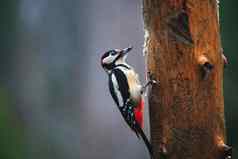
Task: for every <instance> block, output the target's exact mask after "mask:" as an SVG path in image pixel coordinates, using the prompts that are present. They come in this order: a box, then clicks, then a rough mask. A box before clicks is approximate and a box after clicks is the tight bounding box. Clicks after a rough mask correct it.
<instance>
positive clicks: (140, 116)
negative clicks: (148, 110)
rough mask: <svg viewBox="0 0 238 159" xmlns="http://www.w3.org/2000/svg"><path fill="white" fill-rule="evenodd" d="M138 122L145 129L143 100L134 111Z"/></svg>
mask: <svg viewBox="0 0 238 159" xmlns="http://www.w3.org/2000/svg"><path fill="white" fill-rule="evenodd" d="M134 113H135V117H136V121H137V122H138V123H139V124H140V126H141V128H143V126H144V123H143V120H144V118H143V114H144V101H143V100H142V99H141V100H140V102H139V104H138V105H137V106H136V107H135V109H134Z"/></svg>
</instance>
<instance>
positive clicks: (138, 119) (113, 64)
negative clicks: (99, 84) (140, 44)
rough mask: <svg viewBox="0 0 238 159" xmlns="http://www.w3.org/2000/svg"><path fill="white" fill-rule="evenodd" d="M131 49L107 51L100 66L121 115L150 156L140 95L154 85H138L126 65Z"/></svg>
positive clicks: (133, 74)
mask: <svg viewBox="0 0 238 159" xmlns="http://www.w3.org/2000/svg"><path fill="white" fill-rule="evenodd" d="M131 50H132V47H129V48H125V49H114V50H110V51H107V52H106V53H104V54H103V56H102V57H101V65H102V67H103V69H104V70H105V71H106V73H107V74H108V77H109V89H110V93H111V95H112V98H113V99H114V101H115V103H116V105H117V107H118V109H119V110H120V113H121V115H122V116H123V118H124V120H125V122H126V123H127V124H128V126H129V127H130V128H131V130H132V131H133V132H135V134H136V135H137V137H138V138H140V137H141V138H142V139H143V141H144V143H145V145H146V147H147V148H148V151H149V152H150V154H151V155H152V146H151V144H150V142H149V140H148V138H147V137H146V135H145V134H144V132H143V130H142V128H143V108H144V101H143V97H142V94H143V92H144V91H145V89H146V87H147V86H148V85H150V84H153V83H156V82H155V81H154V80H150V81H148V82H147V83H146V84H145V85H144V86H142V85H141V84H140V81H139V78H138V75H137V73H136V72H135V71H134V69H133V68H132V67H131V66H130V65H128V64H127V63H126V61H125V60H126V57H127V53H128V52H129V51H131Z"/></svg>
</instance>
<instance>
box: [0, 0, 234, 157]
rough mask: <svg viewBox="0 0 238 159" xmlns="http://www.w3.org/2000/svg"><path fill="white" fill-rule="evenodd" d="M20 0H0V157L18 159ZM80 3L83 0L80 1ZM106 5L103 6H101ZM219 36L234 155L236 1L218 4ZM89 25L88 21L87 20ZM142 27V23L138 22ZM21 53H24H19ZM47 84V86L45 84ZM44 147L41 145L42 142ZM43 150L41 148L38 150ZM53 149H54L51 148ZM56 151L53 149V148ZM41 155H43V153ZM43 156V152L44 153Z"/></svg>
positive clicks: (21, 139) (21, 152) (21, 140)
mask: <svg viewBox="0 0 238 159" xmlns="http://www.w3.org/2000/svg"><path fill="white" fill-rule="evenodd" d="M20 2H21V1H18V0H5V1H1V2H0V4H1V9H0V20H1V25H0V49H1V58H0V74H1V76H0V158H1V159H21V158H25V157H26V156H25V153H24V152H27V147H26V146H25V145H26V142H25V140H24V134H25V133H24V124H23V123H24V119H22V118H21V115H19V114H21V113H22V112H19V110H18V109H17V108H18V107H17V106H16V105H17V97H16V96H15V95H14V93H13V90H14V89H11V88H12V87H13V88H14V86H12V85H11V81H12V80H14V79H13V78H14V76H13V75H12V72H14V67H13V66H15V65H16V63H15V62H16V60H15V61H14V60H13V59H14V56H16V54H17V52H16V50H15V47H17V45H18V44H17V39H18V38H19V37H18V36H17V35H18V34H17V30H18V22H19V19H18V15H19V12H18V7H19V5H20ZM82 3H83V2H82ZM105 9H106V8H105ZM220 23H221V37H222V43H223V48H224V54H225V55H226V57H227V58H228V61H229V65H228V67H227V68H226V69H225V73H224V96H225V116H226V127H227V139H228V144H229V145H232V146H233V148H234V155H233V158H238V151H237V148H238V124H237V122H238V105H237V104H238V71H237V69H238V54H237V50H238V1H237V0H226V1H225V0H223V1H221V4H220ZM91 25H92V24H91ZM141 27H142V26H141ZM23 56H24V55H23ZM49 87H50V86H49ZM23 114H24V113H23ZM43 147H44V146H43ZM42 151H43V152H44V149H43V150H42ZM53 151H54V150H53ZM56 153H57V152H56ZM43 156H44V155H43ZM44 157H45V156H44Z"/></svg>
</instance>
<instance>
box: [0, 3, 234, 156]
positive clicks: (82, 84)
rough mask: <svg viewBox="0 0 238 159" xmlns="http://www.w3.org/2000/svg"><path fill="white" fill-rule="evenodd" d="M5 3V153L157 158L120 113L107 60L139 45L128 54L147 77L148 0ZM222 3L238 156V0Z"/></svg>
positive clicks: (227, 88) (1, 139) (0, 127)
mask: <svg viewBox="0 0 238 159" xmlns="http://www.w3.org/2000/svg"><path fill="white" fill-rule="evenodd" d="M0 4H1V10H0V18H1V19H0V20H1V25H0V33H1V34H0V35H1V36H0V44H1V45H0V49H1V58H0V74H1V76H0V158H1V159H23V158H24V159H32V158H34V159H42V158H44V159H52V158H57V159H79V158H80V159H93V158H95V157H97V158H99V159H101V158H103V159H119V158H120V159H121V158H122V157H123V159H132V158H137V159H146V158H148V159H149V155H148V153H147V151H146V149H145V147H144V145H143V143H142V142H141V141H138V140H137V138H136V137H135V135H134V134H133V133H131V131H129V129H128V127H127V126H126V125H125V124H124V122H123V121H122V119H121V117H120V114H119V113H118V112H117V108H116V106H115V105H114V103H113V101H112V99H111V97H110V94H109V91H108V88H107V76H106V74H105V73H104V71H103V70H102V69H101V66H100V60H99V59H100V57H101V55H102V53H103V52H104V51H105V50H108V49H110V48H124V47H127V46H129V45H133V46H134V50H133V52H131V54H130V55H129V58H128V60H129V61H130V63H131V64H132V65H133V66H134V67H135V68H136V70H138V71H139V73H140V77H141V79H142V81H144V80H145V79H144V59H143V56H142V46H143V40H144V39H143V38H144V37H143V35H144V33H143V20H142V10H141V1H138V0H97V1H96V0H88V1H84V0H67V1H65V0H5V1H1V2H0ZM220 6H221V7H220V23H221V35H222V42H223V47H224V52H225V55H226V56H227V58H228V59H229V66H228V67H227V69H225V73H224V96H225V113H226V114H225V115H226V126H227V136H228V143H229V145H233V147H234V153H235V154H234V157H233V158H238V153H237V152H238V151H237V149H238V124H237V123H236V122H238V106H237V104H238V71H237V68H238V61H237V60H238V54H237V50H238V45H237V42H238V31H237V28H238V20H237V15H238V1H237V0H229V1H225V0H221V4H220ZM146 125H147V126H146V132H147V134H148V119H147V124H146Z"/></svg>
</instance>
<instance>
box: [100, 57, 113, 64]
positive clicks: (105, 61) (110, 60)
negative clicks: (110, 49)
mask: <svg viewBox="0 0 238 159" xmlns="http://www.w3.org/2000/svg"><path fill="white" fill-rule="evenodd" d="M115 58H116V56H112V55H109V56H107V57H105V58H104V59H103V60H102V62H103V63H105V64H110V63H112V62H113V61H114V59H115Z"/></svg>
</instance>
